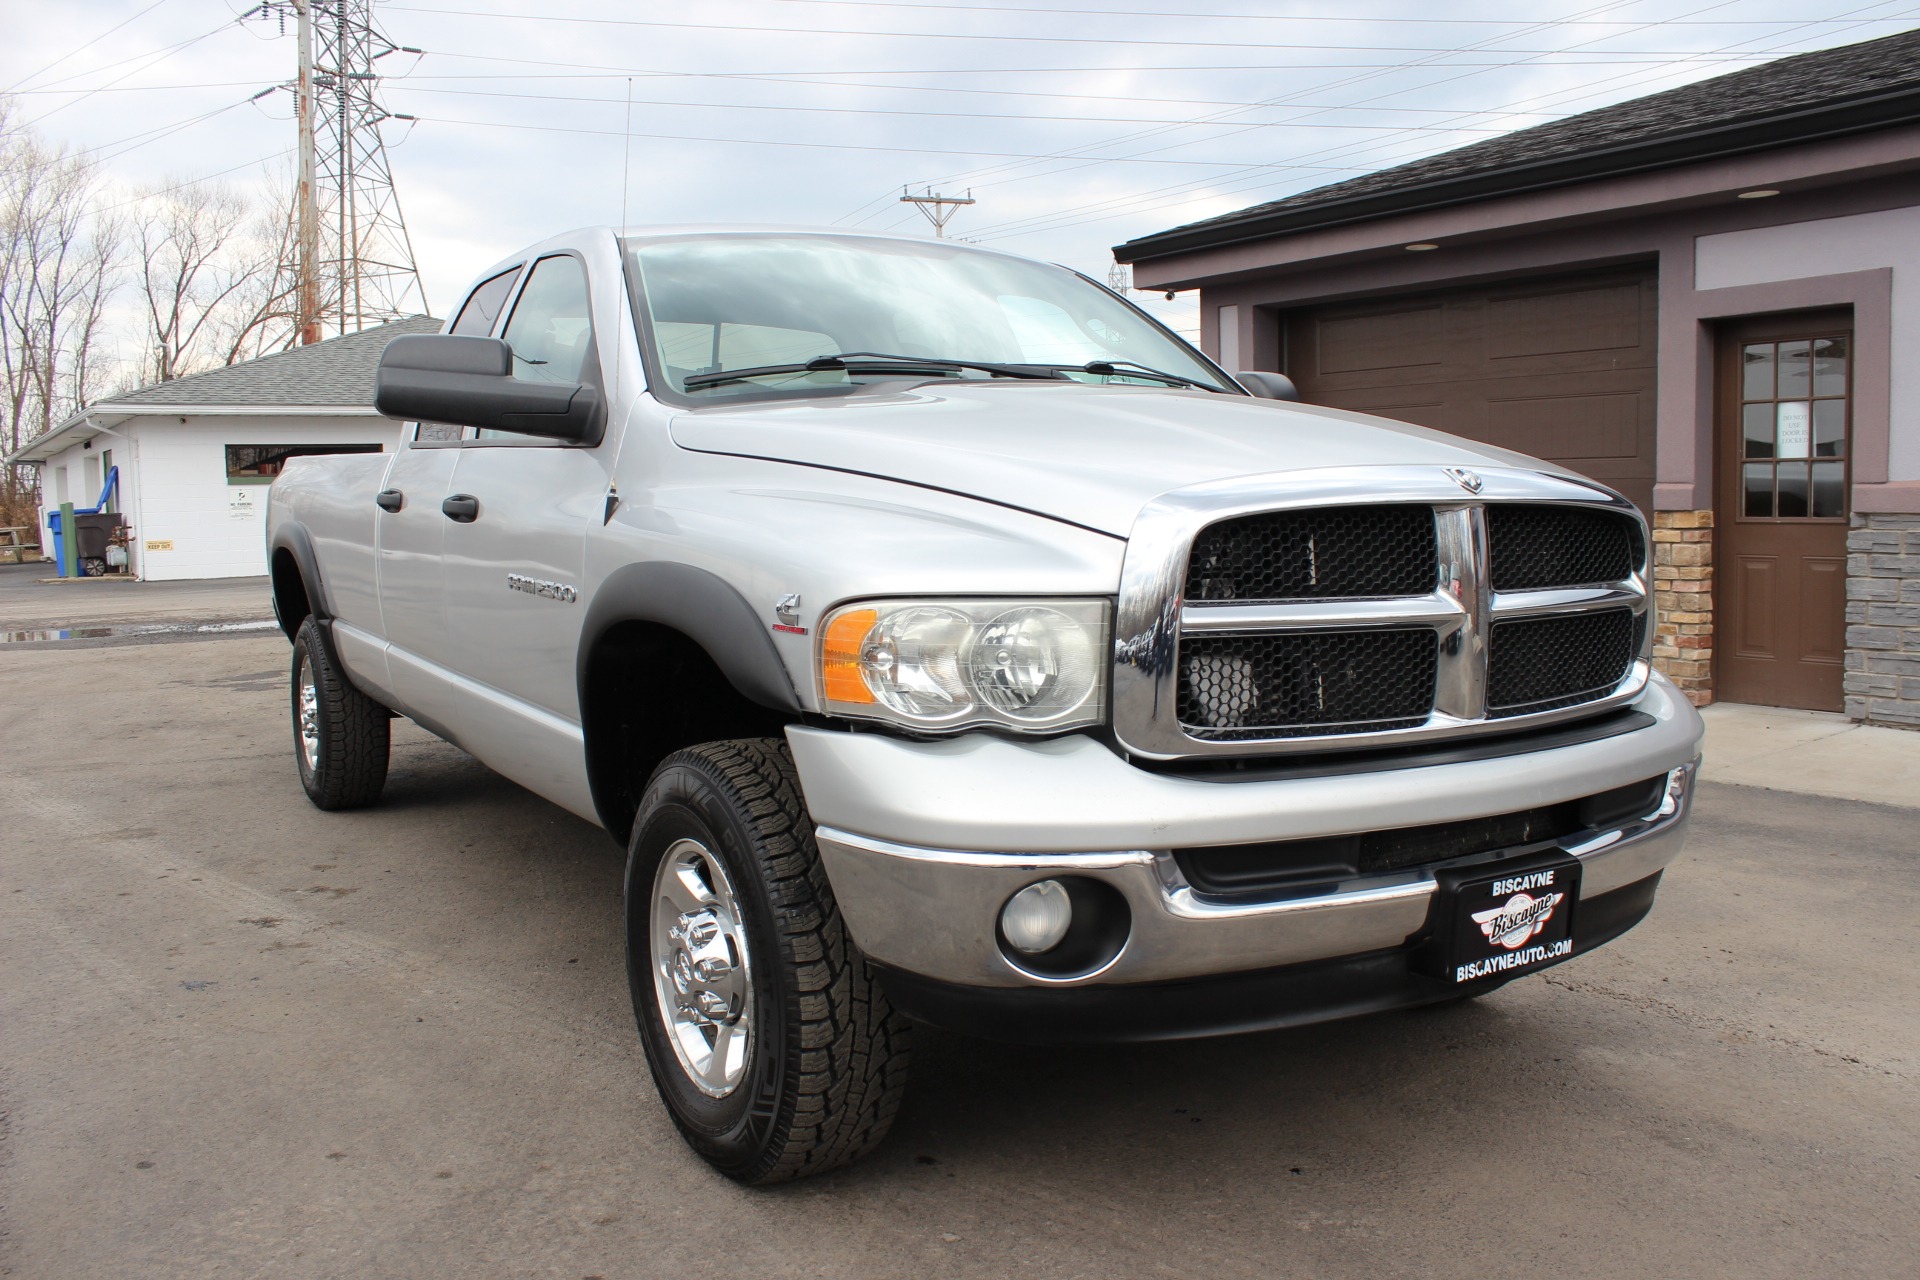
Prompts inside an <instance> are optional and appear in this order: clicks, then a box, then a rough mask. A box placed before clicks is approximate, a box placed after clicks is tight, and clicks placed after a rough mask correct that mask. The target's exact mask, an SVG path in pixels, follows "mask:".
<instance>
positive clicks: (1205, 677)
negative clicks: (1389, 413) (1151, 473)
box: [1114, 467, 1650, 759]
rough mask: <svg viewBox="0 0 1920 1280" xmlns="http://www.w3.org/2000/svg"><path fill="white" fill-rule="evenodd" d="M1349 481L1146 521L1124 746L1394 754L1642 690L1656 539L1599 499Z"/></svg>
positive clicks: (1503, 480) (1183, 493) (1171, 509)
mask: <svg viewBox="0 0 1920 1280" xmlns="http://www.w3.org/2000/svg"><path fill="white" fill-rule="evenodd" d="M1473 478H1475V479H1478V480H1479V481H1480V482H1481V484H1482V488H1481V489H1480V490H1478V491H1477V492H1474V493H1472V494H1471V495H1469V493H1468V492H1467V490H1466V488H1465V485H1464V483H1463V482H1462V481H1460V480H1458V479H1456V478H1455V477H1454V475H1453V474H1452V473H1451V472H1449V471H1443V470H1442V469H1441V468H1438V467H1418V468H1404V467H1381V468H1343V469H1339V470H1325V471H1318V472H1299V473H1291V474H1287V475H1283V476H1277V477H1256V478H1253V479H1250V480H1243V481H1235V482H1229V483H1223V484H1213V485H1205V486H1197V487H1195V488H1192V489H1184V490H1176V491H1175V492H1173V493H1170V494H1167V495H1164V496H1163V497H1162V498H1160V499H1157V500H1156V501H1155V502H1154V503H1152V504H1150V505H1149V506H1148V507H1147V509H1146V510H1145V511H1143V512H1142V513H1141V516H1140V519H1139V521H1138V523H1137V524H1136V526H1135V529H1134V532H1133V537H1132V538H1131V539H1130V541H1129V543H1128V550H1127V560H1126V569H1125V571H1124V573H1123V578H1122V586H1121V595H1120V602H1119V608H1118V610H1117V615H1116V628H1115V659H1116V669H1115V678H1114V727H1115V731H1116V733H1117V735H1118V737H1119V739H1120V741H1121V742H1122V744H1124V745H1125V746H1126V747H1127V748H1128V749H1129V750H1130V751H1133V752H1135V753H1136V754H1140V755H1143V756H1149V757H1152V758H1158V759H1178V758H1182V757H1187V756H1209V755H1253V754H1267V753H1277V752H1284V751H1288V750H1305V749H1312V748H1315V747H1325V746H1327V745H1335V744H1337V745H1356V746H1359V745H1366V746H1373V745H1383V744H1386V743H1390V742H1395V741H1417V740H1421V739H1427V738H1444V737H1454V736H1460V735H1465V734H1471V733H1474V732H1480V731H1484V730H1487V729H1491V728H1499V729H1502V730H1511V729H1514V728H1517V727H1522V726H1525V725H1529V724H1533V723H1547V722H1550V721H1554V720H1559V719H1565V718H1567V717H1568V716H1571V715H1581V714H1587V713H1589V712H1591V711H1593V710H1597V709H1600V708H1602V707H1605V706H1609V705H1617V704H1619V703H1622V702H1625V701H1627V700H1629V699H1630V698H1632V697H1633V696H1634V695H1636V694H1637V693H1638V692H1639V691H1640V689H1641V688H1642V687H1643V686H1644V684H1645V683H1646V680H1647V678H1648V665H1647V661H1646V653H1647V636H1648V632H1649V630H1650V615H1649V609H1648V605H1649V595H1650V591H1649V578H1650V574H1649V570H1648V566H1647V563H1646V560H1647V546H1648V539H1647V534H1646V528H1645V525H1644V523H1643V522H1642V520H1641V518H1640V516H1639V514H1638V513H1637V512H1636V511H1635V510H1634V509H1633V507H1632V506H1631V505H1630V504H1629V503H1627V502H1626V500H1625V499H1623V498H1620V497H1619V496H1618V495H1616V494H1613V493H1611V492H1609V491H1607V490H1604V489H1600V488H1599V487H1598V486H1592V485H1588V484H1584V483H1581V482H1578V481H1574V480H1568V479H1563V478H1560V477H1555V476H1548V475H1542V474H1539V473H1535V472H1528V471H1518V470H1507V469H1494V468H1489V469H1487V470H1485V471H1483V472H1481V473H1479V475H1478V476H1476V477H1473Z"/></svg>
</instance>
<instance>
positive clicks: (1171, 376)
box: [1051, 360, 1220, 391]
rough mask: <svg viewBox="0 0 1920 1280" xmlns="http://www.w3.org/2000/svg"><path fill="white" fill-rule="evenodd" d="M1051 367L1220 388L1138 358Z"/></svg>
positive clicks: (1208, 389)
mask: <svg viewBox="0 0 1920 1280" xmlns="http://www.w3.org/2000/svg"><path fill="white" fill-rule="evenodd" d="M1121 365H1126V366H1127V368H1124V369H1123V368H1121V367H1120V366H1121ZM1051 367H1052V368H1055V369H1078V370H1079V371H1080V372H1082V373H1097V374H1104V375H1107V376H1110V377H1120V378H1158V379H1159V380H1160V381H1162V382H1164V383H1166V384H1167V385H1168V386H1170V387H1198V388H1200V389H1201V390H1202V391H1218V390H1220V388H1219V387H1216V386H1214V385H1213V384H1212V383H1211V382H1197V381H1195V380H1194V379H1192V378H1184V377H1181V376H1180V375H1179V374H1177V373H1168V372H1167V371H1166V370H1165V369H1156V368H1154V367H1153V366H1152V365H1150V364H1141V363H1140V362H1139V361H1138V360H1089V361H1087V362H1086V363H1085V364H1061V365H1053V366H1051Z"/></svg>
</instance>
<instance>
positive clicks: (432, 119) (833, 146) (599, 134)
mask: <svg viewBox="0 0 1920 1280" xmlns="http://www.w3.org/2000/svg"><path fill="white" fill-rule="evenodd" d="M413 118H414V119H416V120H418V121H419V122H420V123H421V124H451V125H464V126H467V127H470V128H475V129H512V130H515V131H517V132H530V133H570V134H580V135H582V136H585V137H591V138H624V137H628V136H631V137H635V138H646V139H649V140H651V141H657V142H716V143H723V144H727V145H733V146H747V147H787V148H794V147H799V148H804V149H807V150H813V151H884V152H887V153H889V154H895V155H928V156H975V157H985V158H1000V159H1006V158H1011V159H1016V160H1017V159H1046V158H1047V157H1045V156H1026V155H1023V154H1022V153H1021V152H1018V151H955V150H950V149H944V148H938V147H882V146H867V145H862V144H859V143H852V142H804V141H800V140H798V139H794V138H715V137H708V136H702V135H694V134H682V133H634V134H631V135H629V134H626V133H624V132H622V131H621V130H618V129H582V128H572V127H567V126H563V125H551V124H511V123H508V122H505V121H500V120H461V119H457V118H455V117H452V116H415V117H413ZM1103 160H1110V161H1112V162H1114V163H1120V164H1125V163H1139V164H1181V165H1199V166H1208V165H1218V164H1219V163H1220V162H1219V161H1217V160H1161V159H1146V158H1141V159H1139V160H1137V161H1136V160H1135V159H1134V158H1133V157H1130V156H1109V157H1103ZM1266 167H1271V168H1275V169H1295V168H1299V167H1300V166H1296V165H1290V164H1276V165H1272V166H1266ZM1312 171H1313V172H1320V173H1355V172H1358V170H1354V169H1336V168H1324V167H1323V168H1318V169H1314V170H1312Z"/></svg>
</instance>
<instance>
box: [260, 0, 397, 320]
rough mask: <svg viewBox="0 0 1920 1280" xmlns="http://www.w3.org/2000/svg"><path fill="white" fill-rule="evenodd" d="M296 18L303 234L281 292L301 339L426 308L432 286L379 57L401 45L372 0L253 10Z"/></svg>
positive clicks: (282, 2)
mask: <svg viewBox="0 0 1920 1280" xmlns="http://www.w3.org/2000/svg"><path fill="white" fill-rule="evenodd" d="M254 12H255V13H258V14H260V15H261V16H263V17H268V16H277V17H278V18H279V19H280V21H281V25H282V27H283V29H284V27H285V24H286V19H287V18H288V17H289V16H291V17H292V18H293V19H294V24H295V28H296V30H295V34H296V36H297V38H298V40H299V57H300V71H299V76H298V78H297V79H296V80H295V82H294V83H293V85H292V86H290V87H291V88H292V89H293V91H294V97H295V100H296V103H297V107H296V115H297V119H298V121H299V126H300V148H299V156H300V159H299V174H298V177H297V179H296V181H295V191H294V222H295V235H294V236H293V237H292V239H291V240H290V242H289V248H288V251H287V253H286V254H285V255H284V257H283V259H282V261H281V264H280V279H279V282H278V285H277V290H276V291H277V292H278V291H284V293H285V295H286V296H287V297H288V299H289V301H290V302H291V304H292V305H291V311H292V316H293V323H294V331H295V338H296V340H297V341H298V342H299V343H300V344H301V345H303V346H304V345H306V344H307V343H311V342H318V341H319V340H320V339H321V337H322V336H323V330H325V329H331V330H333V332H334V333H336V334H340V333H352V332H356V331H358V330H361V329H365V328H368V327H370V326H373V325H379V324H385V323H386V322H387V321H389V320H397V319H399V318H400V317H402V316H407V315H415V314H419V313H422V312H426V311H427V309H428V307H427V293H426V287H425V286H424V285H423V284H422V283H421V280H420V269H419V267H418V266H417V265H416V264H415V262H414V257H413V242H412V241H411V240H410V239H409V238H408V235H407V221H406V218H405V217H404V216H403V215H402V214H401V212H400V197H399V194H398V193H397V192H395V190H394V187H393V171H392V169H391V167H390V166H389V165H388V163H387V149H386V143H385V141H384V140H383V139H382V138H381V135H380V124H381V122H382V121H383V120H411V119H413V117H412V116H407V115H395V114H393V113H392V112H389V111H387V110H386V109H385V108H384V107H382V106H381V105H380V102H379V97H378V90H379V87H380V73H379V72H378V71H377V70H375V64H376V63H377V62H378V61H379V60H380V59H381V58H384V57H386V56H387V55H389V54H393V53H418V52H420V51H419V50H418V49H412V48H406V47H403V46H401V45H396V44H394V43H393V41H391V40H389V39H387V37H386V36H385V35H383V34H382V33H381V31H380V29H379V28H378V27H377V26H375V25H374V21H373V0H267V3H264V4H262V5H260V6H259V7H258V8H257V9H255V10H254Z"/></svg>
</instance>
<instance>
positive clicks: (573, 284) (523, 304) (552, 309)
mask: <svg viewBox="0 0 1920 1280" xmlns="http://www.w3.org/2000/svg"><path fill="white" fill-rule="evenodd" d="M501 337H503V338H505V339H506V340H507V345H508V346H510V347H512V348H513V376H514V377H516V378H519V379H521V380H522V381H524V382H579V381H580V380H581V377H582V375H583V373H584V371H585V370H586V368H587V357H588V355H589V353H591V351H592V350H593V321H592V319H591V317H590V315H589V312H588V309H587V273H586V269H585V268H584V267H583V266H582V265H581V263H580V260H579V259H578V258H571V257H552V258H542V259H540V261H538V262H536V263H534V264H533V274H532V275H530V276H529V277H527V286H526V288H524V289H522V290H521V291H520V300H519V301H518V302H516V303H514V304H513V318H512V319H510V320H508V321H507V329H506V332H505V333H503V334H502V335H501Z"/></svg>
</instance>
